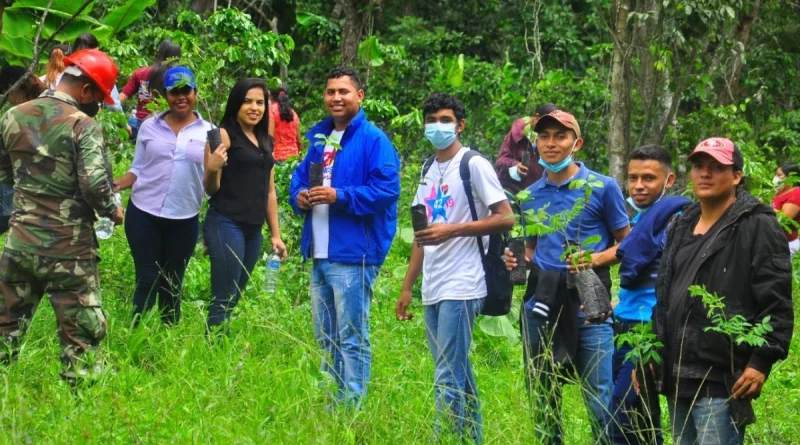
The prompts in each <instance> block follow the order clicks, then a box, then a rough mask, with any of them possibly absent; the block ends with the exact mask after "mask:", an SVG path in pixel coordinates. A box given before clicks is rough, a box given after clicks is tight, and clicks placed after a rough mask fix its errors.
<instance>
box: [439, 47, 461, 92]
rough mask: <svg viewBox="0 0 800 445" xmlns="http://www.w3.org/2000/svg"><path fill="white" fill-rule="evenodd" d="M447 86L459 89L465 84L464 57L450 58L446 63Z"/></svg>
mask: <svg viewBox="0 0 800 445" xmlns="http://www.w3.org/2000/svg"><path fill="white" fill-rule="evenodd" d="M444 66H445V71H446V78H447V84H448V85H450V86H451V87H454V88H458V87H460V86H462V85H463V84H464V55H463V54H459V55H458V57H448V58H447V59H446V60H445V63H444Z"/></svg>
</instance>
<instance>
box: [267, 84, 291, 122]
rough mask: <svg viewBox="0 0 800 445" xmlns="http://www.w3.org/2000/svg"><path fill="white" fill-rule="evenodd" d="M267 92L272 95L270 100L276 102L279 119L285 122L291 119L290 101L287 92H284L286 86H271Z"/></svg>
mask: <svg viewBox="0 0 800 445" xmlns="http://www.w3.org/2000/svg"><path fill="white" fill-rule="evenodd" d="M269 94H270V95H271V96H272V100H274V101H275V102H276V103H277V104H278V111H279V112H280V115H281V120H282V121H285V122H291V121H293V120H294V114H293V113H292V102H291V101H290V100H289V94H287V93H286V88H284V87H282V86H280V87H278V88H273V89H271V90H269Z"/></svg>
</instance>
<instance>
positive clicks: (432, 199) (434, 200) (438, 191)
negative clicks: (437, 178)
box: [425, 185, 450, 222]
mask: <svg viewBox="0 0 800 445" xmlns="http://www.w3.org/2000/svg"><path fill="white" fill-rule="evenodd" d="M449 200H450V195H446V194H444V193H442V186H441V185H440V186H439V187H438V188H437V187H436V186H435V185H434V186H433V187H431V194H430V195H429V196H428V197H427V198H426V199H425V205H427V206H428V213H429V214H430V216H431V222H435V221H436V217H437V216H441V217H442V219H443V220H444V221H445V222H447V211H446V210H445V204H447V201H449Z"/></svg>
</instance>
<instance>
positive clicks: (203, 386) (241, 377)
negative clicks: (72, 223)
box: [0, 219, 800, 444]
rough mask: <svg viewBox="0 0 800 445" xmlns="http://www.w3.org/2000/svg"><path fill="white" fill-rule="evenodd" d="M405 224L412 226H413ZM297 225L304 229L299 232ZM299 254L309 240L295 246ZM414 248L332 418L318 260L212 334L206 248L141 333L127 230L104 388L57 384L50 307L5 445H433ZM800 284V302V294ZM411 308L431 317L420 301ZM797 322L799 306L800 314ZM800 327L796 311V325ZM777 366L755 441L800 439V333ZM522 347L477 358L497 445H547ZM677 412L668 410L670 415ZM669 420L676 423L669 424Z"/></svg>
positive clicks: (249, 300)
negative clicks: (406, 301) (317, 299)
mask: <svg viewBox="0 0 800 445" xmlns="http://www.w3.org/2000/svg"><path fill="white" fill-rule="evenodd" d="M401 223H402V219H401ZM295 228H296V226H295ZM292 246H294V247H292ZM290 248H293V249H295V250H293V253H296V252H297V250H296V241H294V242H292V243H290ZM408 250H409V249H408V246H407V245H406V244H405V242H404V241H402V240H400V239H399V238H398V239H397V240H396V241H395V245H394V246H393V249H392V252H391V254H390V257H389V259H388V260H387V263H386V264H385V265H384V267H383V269H382V271H381V274H380V277H379V279H378V281H377V283H376V293H375V300H374V303H373V306H372V317H371V333H372V337H371V340H372V344H373V351H374V357H373V368H372V375H373V377H372V381H371V384H370V386H369V395H368V398H367V402H366V407H365V409H364V410H363V411H361V412H356V413H353V412H338V411H330V410H329V409H328V407H327V403H326V397H325V391H324V389H320V387H321V385H323V384H324V382H325V380H324V376H322V375H321V373H320V372H319V369H318V364H319V360H320V356H319V353H318V352H317V348H316V346H315V343H314V341H313V333H312V327H311V314H310V306H309V303H308V293H307V282H308V266H303V265H301V264H300V263H299V261H298V259H297V258H293V259H291V260H290V261H288V262H287V263H286V264H284V266H283V268H282V274H283V275H282V278H281V280H282V281H281V287H280V289H279V291H278V292H277V293H276V294H274V295H267V294H264V293H263V292H262V291H261V277H262V269H261V267H262V266H261V265H260V264H259V266H257V268H256V271H255V273H254V278H253V280H252V281H251V283H250V286H249V287H248V289H247V291H246V295H245V297H244V298H243V301H242V302H241V303H240V305H239V307H238V308H237V311H236V313H235V315H234V320H233V322H232V324H231V336H230V338H229V339H227V340H225V341H223V342H221V343H218V344H210V343H209V342H208V341H207V340H206V338H205V336H204V328H205V324H204V323H205V316H206V304H207V301H208V300H209V298H210V291H209V276H210V274H209V263H208V258H207V257H205V256H203V255H202V254H201V253H199V252H198V253H197V254H196V255H195V257H194V258H193V260H192V262H191V264H190V266H189V270H188V272H187V274H186V280H185V297H184V302H183V310H184V312H183V314H184V315H183V319H182V320H181V322H180V324H179V325H177V326H175V327H171V328H168V327H165V326H163V325H161V324H160V322H159V321H158V320H157V318H151V319H147V320H145V323H143V324H142V325H140V326H139V327H137V328H135V329H134V328H131V307H132V304H131V293H132V290H133V283H134V269H133V263H132V260H131V257H130V254H129V251H128V246H127V242H126V240H125V236H124V233H123V230H122V228H117V231H116V233H115V235H114V237H113V238H112V239H111V240H108V241H105V242H103V244H102V246H101V257H102V262H101V283H102V292H103V303H104V307H105V310H106V312H107V314H108V320H109V333H108V337H107V338H106V340H105V342H104V344H103V350H104V356H105V359H106V361H107V363H108V366H107V371H106V373H105V375H103V376H102V378H101V379H100V380H99V381H98V382H97V383H96V384H95V385H93V386H91V387H85V388H80V389H78V390H72V389H71V388H70V387H69V386H68V385H67V384H65V383H64V382H62V381H61V380H60V379H59V377H58V371H59V366H60V365H59V362H58V340H57V337H56V332H55V319H54V316H53V311H52V309H51V308H50V307H49V305H48V304H46V303H45V304H43V305H42V306H40V309H39V311H38V313H37V314H36V317H35V319H34V321H33V325H32V327H31V329H30V331H29V333H28V335H27V336H26V339H25V342H24V344H23V348H22V352H21V354H20V356H19V361H18V362H16V363H14V364H13V365H11V366H9V367H7V368H0V378H1V379H2V383H0V431H1V432H2V433H1V434H0V443H2V444H5V443H8V444H50V443H55V444H75V443H77V444H81V443H98V444H101V443H102V444H105V443H136V444H138V443H142V444H155V443H172V444H194V443H202V444H228V443H232V444H251V443H253V444H256V443H257V444H267V443H269V444H273V443H274V444H350V443H374V444H405V443H427V442H428V441H429V440H430V437H431V425H432V422H433V417H434V401H433V391H432V379H433V363H432V360H431V358H430V355H429V352H428V348H427V345H426V343H425V337H424V324H423V322H422V319H421V317H417V318H416V319H415V320H414V321H412V322H410V323H399V322H397V321H395V319H394V301H395V297H396V295H397V292H398V290H399V287H400V283H401V274H402V272H403V270H404V265H405V264H406V261H407V260H406V258H407V254H408ZM798 290H800V289H798V286H797V279H795V294H796V295H797V293H798ZM412 310H414V311H415V312H418V313H419V312H421V306H420V305H419V302H415V303H414V306H413V307H412ZM796 314H797V308H796ZM795 318H796V319H797V317H795ZM797 337H798V336H797V335H795V342H794V343H793V345H792V353H791V355H790V357H789V359H788V360H787V361H785V362H783V363H780V364H778V365H777V366H776V367H775V368H774V370H773V372H772V375H771V377H770V379H769V381H768V383H767V386H766V388H765V394H764V395H763V396H762V397H761V398H760V399H759V401H758V402H757V403H756V404H755V405H756V412H757V414H758V416H759V422H758V423H757V424H756V425H755V426H754V427H750V428H749V429H748V437H749V439H748V443H758V444H797V443H800V427H799V426H798V424H800V375H798V370H800V341H799V340H800V339H798V338H797ZM521 356H522V353H521V347H520V345H519V343H518V341H515V339H508V338H506V337H492V336H489V335H487V334H486V333H484V332H482V331H481V330H476V333H475V342H474V349H473V354H472V358H473V363H474V367H475V374H476V379H477V382H478V387H479V391H480V393H481V399H482V403H483V409H484V411H483V413H484V429H485V439H486V443H487V444H516V443H525V444H536V443H539V440H538V438H539V434H538V433H537V430H536V425H534V424H533V423H532V422H531V420H530V411H531V409H530V406H529V404H528V398H527V396H526V393H525V388H524V381H523V369H522V359H521ZM664 411H665V412H666V409H665V410H664ZM563 419H564V422H565V427H566V429H567V437H566V443H568V444H589V443H592V442H593V441H592V439H591V436H590V429H589V424H588V418H587V414H586V410H585V409H584V407H583V402H582V399H581V398H580V394H579V392H578V391H577V389H576V388H575V387H574V386H572V387H568V389H567V391H566V395H565V401H564V409H563ZM665 420H666V419H665Z"/></svg>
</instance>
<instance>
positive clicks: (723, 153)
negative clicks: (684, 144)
mask: <svg viewBox="0 0 800 445" xmlns="http://www.w3.org/2000/svg"><path fill="white" fill-rule="evenodd" d="M699 153H705V154H707V155H709V156H711V157H712V158H714V159H715V160H716V161H717V162H719V163H720V164H722V165H732V166H733V167H734V169H735V170H737V171H739V170H741V169H742V167H743V166H744V158H743V157H742V152H741V151H739V149H738V148H736V144H734V143H733V142H732V141H731V140H730V139H725V138H716V137H715V138H708V139H706V140H704V141H703V142H701V143H699V144H697V147H695V148H694V151H693V152H692V154H690V155H689V157H688V158H687V160H689V161H691V160H692V157H694V156H695V155H697V154H699Z"/></svg>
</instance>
